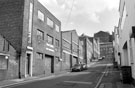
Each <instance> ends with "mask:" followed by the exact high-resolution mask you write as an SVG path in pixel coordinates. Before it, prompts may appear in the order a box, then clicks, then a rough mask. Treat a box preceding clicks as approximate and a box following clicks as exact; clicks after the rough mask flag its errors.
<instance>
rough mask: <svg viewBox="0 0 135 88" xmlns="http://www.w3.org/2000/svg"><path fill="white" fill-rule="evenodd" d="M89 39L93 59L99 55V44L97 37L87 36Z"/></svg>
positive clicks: (96, 58)
mask: <svg viewBox="0 0 135 88" xmlns="http://www.w3.org/2000/svg"><path fill="white" fill-rule="evenodd" d="M89 40H90V41H91V42H92V45H93V55H92V59H93V60H98V59H99V57H100V44H99V42H100V41H99V38H94V37H89Z"/></svg>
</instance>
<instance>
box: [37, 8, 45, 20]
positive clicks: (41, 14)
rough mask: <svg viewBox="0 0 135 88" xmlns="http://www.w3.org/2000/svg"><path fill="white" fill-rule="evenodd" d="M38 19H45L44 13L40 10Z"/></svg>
mask: <svg viewBox="0 0 135 88" xmlns="http://www.w3.org/2000/svg"><path fill="white" fill-rule="evenodd" d="M38 19H40V20H41V21H44V14H43V13H42V12H41V11H39V10H38Z"/></svg>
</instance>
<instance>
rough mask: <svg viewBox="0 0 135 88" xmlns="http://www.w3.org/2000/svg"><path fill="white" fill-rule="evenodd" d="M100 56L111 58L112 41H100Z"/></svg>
mask: <svg viewBox="0 0 135 88" xmlns="http://www.w3.org/2000/svg"><path fill="white" fill-rule="evenodd" d="M100 57H103V58H105V59H107V60H113V42H106V43H100Z"/></svg>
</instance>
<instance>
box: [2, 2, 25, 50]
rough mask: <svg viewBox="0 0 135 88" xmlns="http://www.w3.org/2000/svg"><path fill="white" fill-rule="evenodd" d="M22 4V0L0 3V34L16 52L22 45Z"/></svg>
mask: <svg viewBox="0 0 135 88" xmlns="http://www.w3.org/2000/svg"><path fill="white" fill-rule="evenodd" d="M23 4H24V0H1V1H0V13H1V14H0V21H1V22H0V33H1V34H2V35H3V36H4V37H5V38H6V40H7V41H9V42H10V43H11V45H12V46H13V47H14V48H15V49H16V50H17V51H20V49H21V44H22V28H23V25H22V22H23V19H22V18H23Z"/></svg>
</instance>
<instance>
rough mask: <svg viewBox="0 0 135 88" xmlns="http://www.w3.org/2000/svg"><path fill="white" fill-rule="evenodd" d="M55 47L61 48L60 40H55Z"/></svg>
mask: <svg viewBox="0 0 135 88" xmlns="http://www.w3.org/2000/svg"><path fill="white" fill-rule="evenodd" d="M55 46H56V47H59V40H58V39H55Z"/></svg>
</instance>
